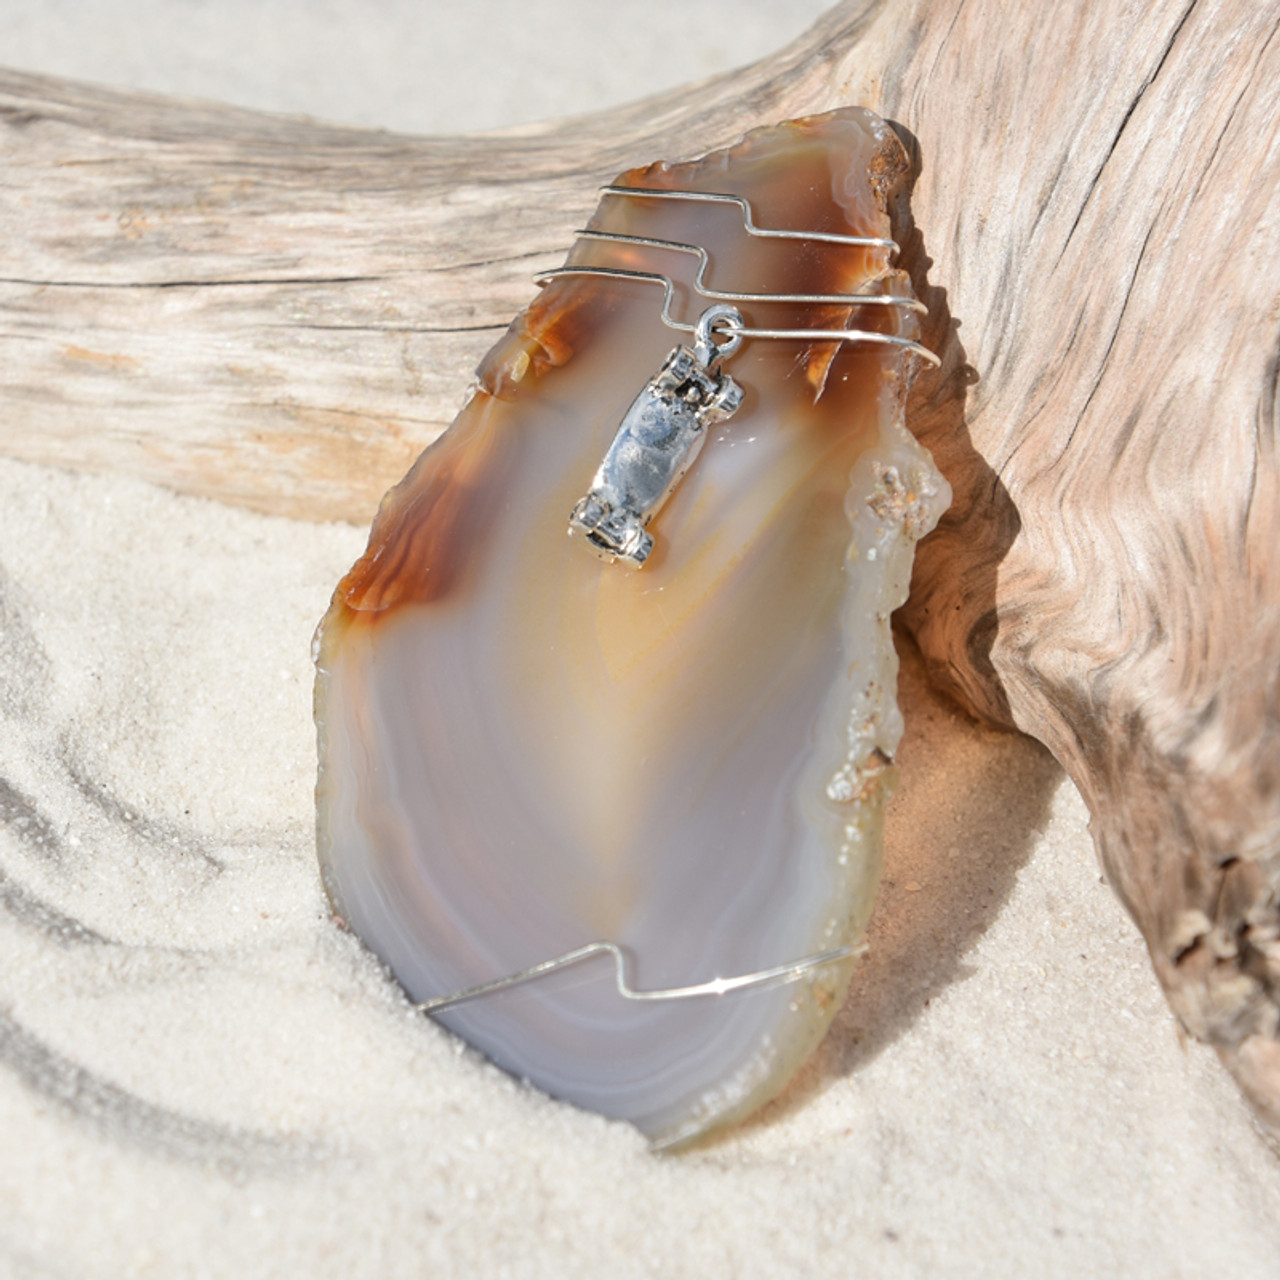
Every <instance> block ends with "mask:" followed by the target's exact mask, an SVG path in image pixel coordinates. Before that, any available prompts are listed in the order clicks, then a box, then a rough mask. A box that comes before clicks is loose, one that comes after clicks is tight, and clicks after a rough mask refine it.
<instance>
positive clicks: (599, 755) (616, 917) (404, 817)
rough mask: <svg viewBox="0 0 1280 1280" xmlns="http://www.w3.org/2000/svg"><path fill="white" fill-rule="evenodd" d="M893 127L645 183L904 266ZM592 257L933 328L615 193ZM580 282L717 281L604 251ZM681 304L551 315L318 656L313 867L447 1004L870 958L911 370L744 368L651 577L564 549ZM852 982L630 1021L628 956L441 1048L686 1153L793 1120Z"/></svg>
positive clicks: (473, 408) (915, 470)
mask: <svg viewBox="0 0 1280 1280" xmlns="http://www.w3.org/2000/svg"><path fill="white" fill-rule="evenodd" d="M905 167H906V165H905V158H904V156H903V153H902V149H901V146H900V144H899V143H898V141H897V139H896V138H895V137H894V135H893V134H892V132H891V131H890V130H889V129H888V127H887V126H886V125H885V124H884V122H883V121H881V120H879V119H878V118H877V117H875V116H874V115H872V114H871V113H870V112H867V111H862V110H849V111H842V112H835V113H831V114H828V115H825V116H819V117H814V118H812V119H809V120H804V121H796V122H792V123H789V124H786V125H782V126H780V127H778V128H774V129H767V130H760V131H757V132H755V133H752V134H750V135H748V137H747V138H746V139H745V140H744V141H742V142H741V143H739V144H738V145H737V146H735V147H733V148H730V149H729V150H726V151H720V152H715V153H713V154H711V155H708V156H706V157H704V158H703V159H701V160H697V161H694V162H691V163H687V164H679V165H663V164H659V165H654V166H651V167H649V168H646V169H641V170H636V171H633V172H631V173H628V174H625V175H623V177H622V178H621V179H620V180H619V182H620V183H621V184H622V185H626V186H646V187H655V188H664V189H672V190H676V189H686V190H699V191H716V192H728V193H736V194H739V195H743V196H746V197H747V198H748V199H749V200H750V201H751V203H752V206H753V208H754V211H755V216H756V220H757V222H758V223H759V224H760V225H762V226H767V227H777V228H794V229H802V230H810V231H815V230H816V231H827V232H835V233H845V234H852V235H859V236H872V237H886V236H888V234H889V224H888V218H887V217H886V214H885V211H884V205H885V201H886V199H887V197H888V195H889V194H890V193H891V191H892V189H893V188H894V186H895V185H896V183H897V182H898V181H899V180H900V179H901V177H902V176H903V173H904V171H905ZM592 226H593V227H595V228H597V229H605V230H608V231H612V232H621V233H623V234H626V235H629V236H635V237H641V238H655V237H657V238H663V239H667V240H673V241H679V242H686V243H691V244H696V245H701V246H703V247H705V248H706V249H707V250H708V252H709V255H710V262H709V271H708V272H707V276H706V280H707V282H708V284H709V285H710V286H711V287H713V288H720V289H728V290H737V291H742V292H760V293H789V294H794V293H809V294H832V293H852V292H855V291H862V292H865V293H879V292H892V293H894V294H898V295H901V296H907V295H909V292H910V289H909V285H908V282H907V280H906V278H905V276H904V275H902V274H901V273H899V272H896V271H895V270H894V269H893V267H892V263H891V253H890V252H889V251H888V250H886V249H885V248H883V247H850V246H848V245H839V244H828V243H816V242H795V241H778V240H768V239H761V238H756V237H752V236H749V235H747V234H746V232H745V230H744V227H743V217H742V213H741V211H740V210H739V209H737V208H736V207H734V206H725V205H718V204H693V203H682V202H680V201H665V200H645V199H641V198H632V197H627V196H611V197H608V198H606V199H604V200H602V202H601V205H600V209H599V211H598V213H597V215H596V218H595V220H594V221H593V223H592ZM569 262H570V263H572V264H578V265H584V264H585V265H589V264H592V263H596V264H609V265H611V266H613V267H618V268H624V269H628V270H634V271H644V272H657V273H665V274H667V275H669V276H671V277H672V278H673V280H674V281H675V282H676V286H677V287H676V295H675V299H674V305H673V314H674V315H676V316H680V317H683V318H686V319H689V320H690V321H692V320H694V319H696V317H697V315H698V313H699V311H700V310H701V309H702V307H703V306H705V305H706V304H705V302H704V301H703V300H702V299H700V298H698V297H697V295H696V294H695V293H694V292H693V290H692V281H693V279H694V275H695V272H696V270H697V266H698V263H697V261H696V259H695V258H693V257H692V256H691V255H687V254H680V253H674V252H672V251H670V250H663V249H657V248H653V247H648V246H643V245H636V244H626V245H618V244H611V243H605V242H600V241H594V240H588V239H584V240H581V241H579V242H578V244H577V245H576V246H575V247H574V249H573V251H572V253H571V255H570V259H569ZM661 304H662V297H661V290H660V289H655V288H653V287H651V286H650V285H647V284H645V283H644V282H641V281H632V280H615V279H601V278H598V277H592V276H581V277H578V276H570V277H563V278H559V279H556V280H554V281H552V282H551V283H549V284H548V285H547V286H546V287H545V288H544V289H543V291H542V292H541V294H540V295H539V296H538V298H537V300H536V302H535V303H534V304H533V305H532V306H531V307H530V308H529V309H528V310H527V311H526V312H524V313H523V314H522V315H521V316H519V317H518V318H517V319H516V321H515V322H514V323H513V325H512V327H511V329H510V331H509V332H508V333H507V335H506V336H505V337H504V338H503V339H502V340H501V341H500V342H499V343H498V345H497V346H496V347H495V348H494V350H493V351H492V352H491V353H490V354H489V356H488V357H487V358H486V359H485V361H484V363H483V365H482V366H481V369H480V371H479V380H478V386H477V388H476V390H475V393H474V395H473V396H472V398H471V400H470V402H469V403H468V405H467V406H466V408H464V409H463V411H462V412H461V414H460V415H459V416H458V418H457V420H456V421H455V422H454V423H453V425H452V426H451V427H450V428H449V430H448V431H447V432H446V433H445V434H444V436H442V437H441V438H440V440H438V441H437V442H436V443H435V444H434V445H432V446H431V447H430V448H429V449H427V450H426V452H425V453H424V454H423V455H422V457H421V458H420V459H419V460H418V462H417V463H416V464H415V466H414V467H413V469H412V470H411V471H410V473H409V475H408V476H407V477H406V478H405V479H404V480H403V481H402V482H401V483H400V484H399V485H398V486H397V487H396V488H395V489H393V490H392V491H391V492H390V493H389V494H388V495H387V497H386V499H385V500H384V502H383V504H382V508H381V510H380V511H379V513H378V516H377V519H376V521H375V522H374V526H373V531H372V534H371V536H370V540H369V547H368V550H367V551H366V553H365V555H364V556H363V558H362V559H361V560H360V561H359V562H358V563H357V564H356V565H355V567H354V568H353V569H352V570H351V572H350V573H349V574H348V575H347V576H346V578H344V579H343V581H342V583H341V584H340V585H339V587H338V589H337V591H336V593H335V595H334V598H333V603H332V605H331V607H330V609H329V612H328V614H327V615H326V617H325V619H324V621H323V623H322V624H321V627H320V631H319V634H318V640H317V665H318V671H319V674H318V679H317V687H316V715H317V724H318V730H319V749H320V773H319V783H318V787H317V794H318V805H319V855H320V863H321V868H322V872H323V878H324V884H325V887H326V890H327V891H328V893H329V895H330V897H331V899H332V902H333V905H334V908H335V910H336V911H337V913H338V914H339V915H340V916H341V918H342V919H343V920H345V921H346V923H347V924H348V925H349V926H350V927H351V928H352V929H354V930H355V932H356V933H357V934H358V935H359V936H360V937H361V938H362V939H363V940H364V942H365V943H366V944H367V945H368V946H369V947H370V948H371V949H372V950H373V951H374V952H375V953H376V954H377V955H378V956H379V957H380V958H381V959H382V960H383V961H384V962H385V963H386V964H387V965H388V966H389V968H390V970H391V971H392V973H394V975H395V976H396V978H397V979H398V980H399V982H400V983H401V984H402V985H403V986H404V988H405V990H406V991H407V992H408V993H409V996H410V997H411V999H413V1000H414V1001H418V1002H423V1001H428V1000H430V999H432V998H435V997H439V996H442V995H448V994H450V993H455V992H458V991H462V990H464V989H466V988H470V987H473V986H476V985H480V984H484V983H488V982H492V981H494V980H496V979H500V978H503V977H505V976H507V975H510V974H514V973H518V972H520V971H523V970H525V969H528V968H530V967H531V966H534V965H537V964H540V963H542V962H545V961H547V960H550V959H553V958H555V957H557V956H560V955H563V954H565V953H567V952H570V951H573V950H574V949H576V948H579V947H582V946H585V945H587V944H590V943H593V942H600V941H606V942H611V943H615V944H617V946H618V947H619V948H620V949H621V951H622V953H623V954H624V955H625V956H626V958H627V960H628V963H629V972H628V978H629V980H630V982H631V983H632V985H633V986H634V987H636V988H638V989H641V990H654V989H667V988H681V987H687V986H691V985H696V984H700V983H705V982H709V981H711V980H713V979H715V978H731V977H734V976H738V975H744V974H751V973H756V972H759V971H763V970H768V969H771V968H773V967H775V966H779V965H785V964H788V963H790V962H793V961H798V960H801V959H802V958H804V957H808V956H813V955H815V954H818V953H824V952H827V951H830V950H832V949H835V948H839V947H847V946H851V945H853V944H855V943H856V942H857V941H858V939H859V937H860V935H861V932H862V929H863V927H864V925H865V922H866V919H867V916H868V914H869V911H870V908H871V902H872V896H873V894H874V891H875V887H876V881H877V876H878V872H879V863H880V849H879V844H880V827H881V815H882V809H883V804H884V800H885V797H886V793H887V789H888V786H889V783H890V780H891V777H892V768H891V762H892V757H893V752H894V749H895V747H896V745H897V742H898V738H899V735H900V732H901V723H900V718H899V715H898V711H897V709H896V706H895V703H894V687H895V682H896V673H897V663H896V658H895V655H894V651H893V645H892V641H891V638H890V634H889V614H890V612H891V611H892V610H893V609H894V608H895V607H896V606H897V605H899V604H900V603H901V602H902V601H903V599H904V598H905V596H906V591H907V585H908V580H909V577H910V569H911V557H912V551H913V546H914V543H915V540H916V539H917V538H919V537H920V536H922V535H923V534H924V533H925V532H927V531H928V529H929V528H931V527H932V525H933V523H934V521H935V520H936V519H937V517H938V515H939V514H940V512H941V511H942V509H943V508H944V507H945V505H946V502H947V500H948V497H949V495H948V493H947V489H946V485H945V482H943V481H942V479H941V477H940V476H938V474H937V473H936V471H935V470H934V468H933V466H932V464H931V462H930V460H929V458H928V455H927V454H926V453H925V452H924V451H923V450H922V449H921V448H920V447H919V445H917V444H916V442H915V441H914V440H913V439H912V438H911V437H910V435H908V434H907V432H906V431H905V429H904V426H903V402H904V397H905V391H906V385H907V379H908V376H909V374H910V372H911V367H912V364H913V361H914V357H912V356H911V354H910V353H909V352H905V351H903V350H901V349H895V348H887V347H883V346H880V347H876V346H870V345H866V344H858V343H846V344H840V343H834V342H809V343H806V342H802V341H795V340H790V341H787V340H781V341H779V340H763V339H761V340H749V341H746V342H744V344H743V345H742V348H741V350H740V351H738V352H737V353H736V354H735V355H734V356H733V357H732V360H730V361H726V363H725V368H726V370H727V371H729V372H731V374H732V377H733V379H734V380H735V381H736V382H737V383H738V384H740V385H741V387H742V388H743V392H744V401H743V404H742V406H741V408H739V409H738V410H737V412H735V413H734V414H733V415H732V416H731V417H729V418H728V419H727V420H725V421H723V422H719V423H717V424H716V425H714V426H712V427H710V428H709V429H708V438H707V440H706V444H705V447H703V448H702V450H701V454H700V456H699V457H698V458H697V461H696V463H695V464H694V465H693V466H692V468H691V469H690V470H689V472H688V474H687V475H686V476H685V477H684V479H683V480H682V481H681V482H680V483H679V485H678V486H677V487H676V488H675V489H674V491H673V492H672V493H671V495H670V497H669V498H668V499H667V501H666V502H665V504H664V505H663V506H662V508H661V510H660V511H659V512H658V514H657V515H656V517H655V518H654V520H653V524H652V526H651V530H652V533H653V535H654V547H653V550H652V553H651V554H650V555H649V557H648V560H647V561H646V562H645V563H644V565H643V567H642V568H640V569H630V568H628V567H626V566H624V565H621V564H609V563H606V562H604V561H602V560H601V559H600V558H598V557H597V556H594V555H592V554H590V552H589V551H588V549H587V547H586V546H585V544H584V540H583V539H582V537H581V536H570V534H569V532H568V517H569V513H570V512H571V511H572V510H573V509H574V507H575V503H577V502H579V500H580V499H581V498H582V495H583V494H584V493H585V492H586V491H587V487H588V486H589V484H590V482H591V479H592V476H593V474H594V473H595V472H596V469H597V467H598V466H599V464H600V462H601V459H602V458H604V456H605V454H606V451H607V450H608V449H609V447H610V442H611V441H612V439H613V437H614V433H615V432H616V431H617V429H618V424H619V422H620V421H621V420H622V418H623V415H624V414H625V413H626V411H627V409H628V406H629V405H630V404H631V402H632V401H633V399H634V398H635V397H636V395H637V393H638V392H639V391H640V389H641V388H642V387H644V386H645V384H646V382H647V381H648V380H649V379H650V378H652V377H653V376H654V374H655V373H656V372H657V370H659V369H660V368H661V366H662V364H663V362H664V361H665V360H666V358H667V356H668V354H669V353H670V351H671V349H672V347H673V346H674V345H675V342H676V341H678V340H679V339H680V335H678V334H673V333H672V331H671V330H670V329H669V328H667V327H666V326H665V325H664V324H663V323H662V322H661V320H660V312H661ZM743 312H744V315H746V316H747V319H748V321H749V322H754V323H756V324H766V323H767V324H770V325H774V326H777V327H783V328H785V327H807V328H814V327H818V328H831V327H859V328H865V329H875V330H878V331H881V332H885V333H889V334H896V335H900V336H904V337H914V336H915V320H914V317H913V315H912V314H911V313H910V312H909V311H906V310H904V309H902V308H889V307H871V306H868V307H863V308H850V307H847V306H843V307H841V306H835V305H824V306H820V307H815V306H813V305H807V306H805V305H788V304H779V303H772V304H751V305H749V306H747V305H744V306H743ZM853 963H854V961H853V960H852V959H850V958H846V959H843V960H841V961H840V962H837V963H829V964H825V965H819V966H817V967H814V968H811V969H809V970H806V971H805V972H804V973H803V975H802V976H800V977H798V978H797V979H796V980H795V981H792V982H790V983H787V984H785V985H774V986H762V987H748V988H746V989H742V990H737V991H732V992H729V993H726V994H723V995H711V996H703V997H697V998H693V999H684V1000H659V1001H648V1002H636V1001H631V1000H627V999H624V998H623V995H622V994H621V993H620V991H619V988H618V984H617V981H616V975H615V969H614V965H613V962H612V960H611V958H610V957H609V956H608V955H601V956H599V957H596V958H593V959H590V960H588V961H585V962H584V963H582V964H579V965H576V966H574V967H573V968H570V969H565V970H561V971H558V972H554V973H551V974H548V975H545V976H543V977H540V978H538V979H536V980H533V981H529V982H525V983H521V984H518V985H516V986H513V987H511V988H509V989H507V990H505V991H502V992H499V993H497V994H491V995H488V996H486V997H484V998H482V999H478V1000H474V1001H470V1002H468V1003H464V1004H457V1005H452V1006H450V1007H448V1008H445V1009H443V1010H441V1011H440V1012H439V1013H438V1014H436V1015H435V1016H436V1017H437V1019H438V1021H439V1022H441V1023H443V1024H444V1025H445V1026H446V1027H448V1028H449V1029H450V1030H451V1031H453V1032H455V1033H456V1034H458V1035H460V1036H462V1037H463V1038H465V1039H466V1040H467V1041H469V1042H470V1043H471V1044H473V1045H475V1046H477V1047H478V1048H480V1049H481V1050H483V1051H484V1053H486V1054H487V1055H488V1056H489V1057H490V1058H491V1059H492V1060H493V1061H494V1062H496V1063H498V1064H499V1065H501V1066H502V1067H504V1068H506V1069H507V1070H509V1071H511V1072H512V1073H514V1074H515V1075H517V1076H520V1077H522V1078H527V1079H528V1080H530V1081H532V1082H533V1083H534V1084H535V1085H537V1086H538V1087H539V1088H540V1089H543V1090H545V1091H546V1092H547V1093H549V1094H552V1095H554V1096H555V1097H558V1098H563V1099H567V1100H569V1101H571V1102H574V1103H576V1104H577V1105H579V1106H581V1107H586V1108H590V1109H591V1110H594V1111H598V1112H601V1113H602V1114H604V1115H606V1116H611V1117H618V1118H622V1119H626V1120H629V1121H631V1122H632V1123H633V1124H635V1125H637V1126H638V1127H639V1128H640V1129H641V1130H642V1131H643V1132H644V1133H645V1134H647V1135H648V1136H649V1137H650V1138H651V1139H652V1140H653V1141H654V1142H655V1143H656V1144H668V1145H669V1144H674V1143H679V1142H682V1141H685V1140H687V1139H689V1138H692V1137H693V1136H695V1135H698V1134H700V1133H702V1132H705V1131H707V1130H709V1129H712V1128H715V1127H718V1126H720V1125H723V1124H726V1123H728V1122H730V1121H732V1120H734V1119H736V1118H739V1117H741V1116H743V1115H745V1114H746V1113H748V1112H749V1111H751V1110H752V1109H753V1108H755V1107H757V1106H759V1105H760V1104H761V1103H762V1102H764V1101H766V1100H767V1099H768V1098H770V1097H771V1096H773V1095H774V1094H775V1093H776V1092H777V1091H778V1090H779V1089H780V1088H781V1087H782V1085H783V1084H784V1083H785V1082H786V1080H787V1079H788V1078H789V1077H790V1075H791V1074H792V1073H793V1072H794V1070H795V1068H796V1067H797V1066H798V1065H799V1063H800V1062H801V1061H802V1060H803V1059H804V1057H805V1056H806V1054H808V1053H809V1051H810V1050H811V1049H812V1048H813V1047H814V1045H815V1044H816V1043H817V1041H818V1040H819V1039H820V1037H821V1036H822V1034H823V1032H824V1031H825V1029H826V1027H827V1026H828V1024H829V1023H830V1021H831V1018H832V1017H833V1015H834V1014H835V1012H836V1010H837V1008H838V1007H839V1004H840V1001H841V999H842V997H843V994H844V991H845V989H846V987H847V984H848V979H849V975H850V972H851V966H852V964H853Z"/></svg>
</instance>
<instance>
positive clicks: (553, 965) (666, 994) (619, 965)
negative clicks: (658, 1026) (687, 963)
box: [413, 942, 867, 1013]
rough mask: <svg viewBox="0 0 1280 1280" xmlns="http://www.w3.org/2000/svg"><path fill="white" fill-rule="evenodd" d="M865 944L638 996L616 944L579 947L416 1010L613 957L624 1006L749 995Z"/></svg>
mask: <svg viewBox="0 0 1280 1280" xmlns="http://www.w3.org/2000/svg"><path fill="white" fill-rule="evenodd" d="M866 950H867V944H866V943H865V942H859V943H854V944H852V945H850V946H847V947H835V948H833V949H832V950H830V951H823V952H819V953H818V954H816V955H811V956H805V957H804V958H803V959H801V960H792V961H790V962H788V963H787V964H779V965H775V966H774V967H773V968H772V969H761V970H759V971H757V972H756V973H747V974H742V975H740V976H739V977H736V978H712V979H711V981H710V982H698V983H695V984H694V985H692V986H688V987H665V988H661V989H659V990H650V991H640V990H637V989H636V988H635V987H633V986H632V985H631V982H630V980H629V979H628V977H627V970H628V967H629V963H628V956H627V953H626V952H625V951H624V950H623V949H622V948H621V947H620V946H618V944H617V943H616V942H589V943H588V944H587V945H586V946H585V947H577V948H576V949H575V950H573V951H566V952H565V953H564V955H561V956H556V957H555V959H553V960H544V961H542V963H541V964H535V965H530V966H529V968H527V969H521V970H520V971H519V972H518V973H511V974H508V975H507V976H506V977H505V978H497V979H495V980H494V981H493V982H482V983H480V984H479V985H478V986H474V987H467V988H466V989H465V990H463V991H455V992H453V993H451V994H450V995H446V996H434V997H433V998H432V999H430V1000H422V1001H419V1002H418V1003H417V1004H415V1005H414V1006H413V1007H414V1008H415V1009H418V1010H420V1011H421V1012H423V1013H438V1012H439V1011H440V1010H442V1009H448V1008H451V1007H452V1006H453V1005H458V1004H465V1003H467V1002H468V1001H471V1000H480V999H482V998H483V997H485V996H491V995H497V993H498V992H500V991H507V990H510V988H512V987H518V986H521V985H523V984H524V983H526V982H532V981H534V980H535V979H537V978H542V977H545V976H546V975H547V974H549V973H556V972H558V971H559V970H561V969H568V968H570V967H571V966H573V965H576V964H581V963H582V962H583V961H584V960H590V959H592V958H593V957H595V956H603V955H608V956H612V957H613V972H614V982H615V984H616V986H617V989H618V994H619V995H620V996H621V997H622V998H623V999H624V1000H655V1001H656V1000H692V999H694V998H696V997H699V996H723V995H727V994H728V993H729V992H731V991H743V990H747V989H759V990H762V989H765V988H767V987H775V986H782V985H783V984H785V983H789V982H796V981H798V980H799V979H801V978H803V977H804V976H805V974H807V973H810V972H812V971H813V970H814V969H820V968H823V967H825V966H826V965H831V964H839V963H840V961H842V960H851V959H853V958H854V957H855V956H861V955H864V954H865V953H866Z"/></svg>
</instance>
